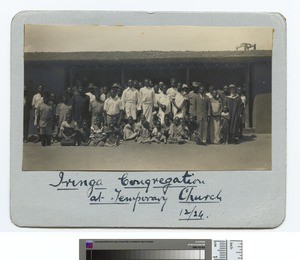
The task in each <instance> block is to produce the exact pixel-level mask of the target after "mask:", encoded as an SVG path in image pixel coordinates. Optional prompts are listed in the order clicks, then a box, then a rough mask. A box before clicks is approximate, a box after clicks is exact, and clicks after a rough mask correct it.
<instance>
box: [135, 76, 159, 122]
mask: <svg viewBox="0 0 300 260" xmlns="http://www.w3.org/2000/svg"><path fill="white" fill-rule="evenodd" d="M139 96H140V108H141V110H142V113H143V115H144V116H145V117H146V120H147V121H148V122H149V124H150V125H152V121H153V106H154V99H155V94H154V90H153V88H151V86H150V80H149V79H145V81H144V87H142V88H141V89H140V95H139Z"/></svg>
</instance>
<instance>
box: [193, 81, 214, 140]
mask: <svg viewBox="0 0 300 260" xmlns="http://www.w3.org/2000/svg"><path fill="white" fill-rule="evenodd" d="M191 104H192V106H191V107H192V109H191V111H190V112H191V115H192V116H194V117H195V118H196V120H197V123H198V125H199V128H198V131H197V132H198V138H197V139H196V143H197V144H200V145H207V126H208V121H209V119H210V115H211V106H210V102H209V98H208V97H207V96H206V95H205V93H204V86H200V87H199V93H198V95H197V96H194V97H193V98H192V99H191Z"/></svg>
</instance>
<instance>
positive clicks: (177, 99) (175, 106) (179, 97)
mask: <svg viewBox="0 0 300 260" xmlns="http://www.w3.org/2000/svg"><path fill="white" fill-rule="evenodd" d="M181 91H182V83H181V82H178V84H177V93H176V94H174V96H173V97H172V112H173V116H174V118H175V117H178V118H179V119H180V118H184V117H185V114H186V102H187V98H186V97H184V95H183V94H182V93H181Z"/></svg>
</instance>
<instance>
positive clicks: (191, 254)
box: [79, 239, 243, 260]
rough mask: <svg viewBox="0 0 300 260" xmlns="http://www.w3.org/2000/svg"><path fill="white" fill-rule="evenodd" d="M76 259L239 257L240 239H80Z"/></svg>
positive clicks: (215, 259)
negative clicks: (77, 257)
mask: <svg viewBox="0 0 300 260" xmlns="http://www.w3.org/2000/svg"><path fill="white" fill-rule="evenodd" d="M79 255H80V257H79V260H166V259H168V260H242V259H243V241H242V240H211V239H197V240H180V239H179V240H178V239H155V240H110V239H108V240H95V239H94V240H93V239H80V241H79Z"/></svg>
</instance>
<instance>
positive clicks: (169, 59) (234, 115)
mask: <svg viewBox="0 0 300 260" xmlns="http://www.w3.org/2000/svg"><path fill="white" fill-rule="evenodd" d="M272 48H273V29H272V28H267V27H201V26H118V25H116V26H97V25H90V26H88V25H81V26H75V25H73V26H63V25H37V24H34V25H31V24H27V25H25V27H24V111H23V112H24V116H23V122H24V124H23V171H62V170H63V171H197V170H205V171H237V170H239V171H243V170H247V171H248V170H253V171H257V170H271V169H272V131H271V130H272Z"/></svg>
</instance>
